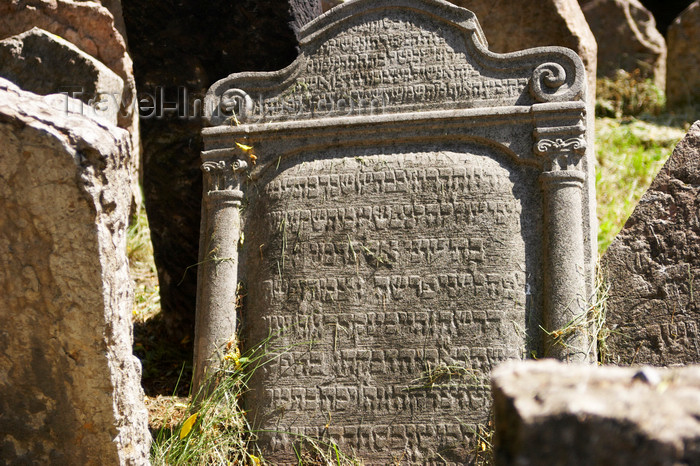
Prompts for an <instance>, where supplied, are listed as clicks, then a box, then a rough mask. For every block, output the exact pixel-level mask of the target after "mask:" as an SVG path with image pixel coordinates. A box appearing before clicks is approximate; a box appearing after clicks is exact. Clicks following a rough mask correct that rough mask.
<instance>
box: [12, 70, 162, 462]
mask: <svg viewBox="0 0 700 466" xmlns="http://www.w3.org/2000/svg"><path fill="white" fill-rule="evenodd" d="M60 97H61V98H63V96H60ZM47 101H49V102H48V103H47ZM51 101H52V97H40V96H37V95H35V94H32V93H29V92H24V91H22V90H20V89H19V88H17V87H16V86H14V85H13V84H12V83H10V82H9V81H6V80H4V79H0V251H2V254H0V321H1V322H2V328H1V329H0V392H1V393H2V396H0V458H2V459H3V460H4V461H6V462H7V463H8V464H86V465H103V464H125V465H126V464H131V465H142V464H147V463H148V450H149V445H150V434H149V432H148V413H147V412H146V409H145V407H144V404H143V390H142V389H141V386H140V364H139V362H138V360H137V359H136V358H135V357H134V356H133V355H132V343H133V342H132V333H131V332H132V330H131V307H132V297H133V295H132V285H131V281H130V279H129V275H128V264H127V258H126V227H127V222H128V214H129V207H130V200H131V197H130V189H129V179H130V173H129V154H130V150H129V145H130V141H129V135H128V134H127V133H126V131H124V130H121V129H119V128H116V127H114V126H112V125H108V124H106V123H103V122H101V121H99V120H90V119H88V118H86V117H84V116H82V115H80V114H76V113H65V112H62V111H58V110H56V109H55V107H53V106H52V105H53V102H51ZM78 103H79V102H77V101H76V104H78Z"/></svg>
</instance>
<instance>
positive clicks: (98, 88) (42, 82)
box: [0, 28, 124, 125]
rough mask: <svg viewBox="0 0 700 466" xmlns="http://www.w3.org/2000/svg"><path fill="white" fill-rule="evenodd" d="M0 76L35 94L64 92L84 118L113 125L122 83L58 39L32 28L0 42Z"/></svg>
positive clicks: (102, 67)
mask: <svg viewBox="0 0 700 466" xmlns="http://www.w3.org/2000/svg"><path fill="white" fill-rule="evenodd" d="M0 76H1V77H3V78H5V79H8V80H10V81H12V82H13V83H15V84H16V85H18V86H19V87H20V88H22V89H23V90H26V91H30V92H33V93H35V94H41V95H47V94H57V93H59V92H66V93H67V94H66V95H70V96H72V97H75V98H76V99H79V100H81V101H82V102H84V103H85V104H86V105H85V107H84V111H85V113H86V114H89V115H95V116H99V117H102V118H104V119H106V120H107V121H108V122H110V123H112V124H114V125H116V124H117V115H118V114H119V107H120V103H121V101H122V93H123V91H124V81H123V80H122V79H121V78H120V77H119V76H117V75H116V74H115V73H114V72H113V71H112V70H110V69H109V68H107V67H106V66H105V65H104V64H102V63H101V62H99V61H97V60H96V59H95V58H93V57H92V56H90V55H88V54H86V53H85V52H82V51H81V50H80V49H79V48H77V47H76V46H74V45H73V44H71V43H70V42H67V41H65V40H63V39H61V38H60V37H58V36H56V35H54V34H51V33H49V32H46V31H44V30H43V29H39V28H33V29H31V30H29V31H27V32H25V33H23V34H20V35H17V36H12V37H8V38H7V39H5V40H2V41H0Z"/></svg>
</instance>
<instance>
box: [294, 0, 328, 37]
mask: <svg viewBox="0 0 700 466" xmlns="http://www.w3.org/2000/svg"><path fill="white" fill-rule="evenodd" d="M322 3H323V1H322V0H289V13H290V14H291V15H292V17H293V18H294V20H293V21H292V29H294V32H295V33H298V32H299V30H300V29H301V28H302V27H304V25H305V24H306V23H308V22H309V21H311V20H313V19H314V18H317V17H318V16H321V14H322V13H323V11H324V10H323V5H322Z"/></svg>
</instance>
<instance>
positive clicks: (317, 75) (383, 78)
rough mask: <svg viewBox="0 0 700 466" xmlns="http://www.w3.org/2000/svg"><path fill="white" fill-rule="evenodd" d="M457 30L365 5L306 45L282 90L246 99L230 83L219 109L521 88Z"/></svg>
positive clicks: (455, 100) (337, 107) (269, 110)
mask: <svg viewBox="0 0 700 466" xmlns="http://www.w3.org/2000/svg"><path fill="white" fill-rule="evenodd" d="M462 34H463V33H462V32H461V31H459V30H445V28H444V25H443V24H442V23H441V22H439V21H436V20H427V19H426V20H424V21H422V22H421V23H420V24H417V23H416V21H415V17H414V16H412V14H411V13H410V12H396V13H395V17H392V18H389V17H386V16H385V15H384V14H383V13H371V14H368V15H366V16H364V17H362V18H357V19H354V20H351V21H349V22H348V24H347V25H344V26H343V29H342V30H341V31H339V32H338V33H337V35H336V36H334V37H333V38H331V39H329V40H327V41H325V42H323V43H321V44H320V45H318V46H316V47H313V48H310V49H309V50H307V51H306V52H305V54H304V58H305V64H304V65H303V66H302V68H301V69H300V70H299V73H298V75H297V76H295V77H294V79H292V80H290V83H289V84H288V87H287V88H286V90H285V91H283V92H277V91H275V92H274V93H273V94H271V95H269V96H268V95H264V94H261V95H253V96H251V98H249V99H246V97H245V96H242V95H241V93H240V91H239V90H237V89H231V90H229V91H227V93H224V95H223V96H222V101H221V110H223V111H224V113H229V114H230V112H231V110H235V111H236V113H237V115H238V116H239V117H240V116H242V117H243V119H244V120H246V121H249V122H260V121H275V120H285V119H305V118H324V117H330V116H344V115H373V114H380V113H385V112H387V111H389V110H391V111H400V110H401V109H409V110H410V109H414V108H417V107H419V106H420V107H426V106H430V105H431V104H440V106H441V108H449V107H456V106H465V105H466V106H471V105H486V104H487V103H488V102H493V101H500V100H504V99H505V100H512V101H515V100H516V99H517V98H518V97H520V96H521V95H522V94H523V93H525V94H526V95H527V87H528V85H529V77H528V78H525V77H522V76H517V75H513V77H511V78H508V77H506V78H502V77H500V78H492V77H490V76H488V73H485V72H484V70H483V69H480V68H479V66H478V65H477V64H474V63H470V62H469V61H468V60H467V55H468V54H469V53H470V52H469V51H468V50H467V48H466V44H465V41H464V37H463V35H462ZM246 101H247V102H246ZM246 106H247V107H246Z"/></svg>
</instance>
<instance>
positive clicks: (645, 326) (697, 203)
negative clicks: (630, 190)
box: [602, 122, 700, 365]
mask: <svg viewBox="0 0 700 466" xmlns="http://www.w3.org/2000/svg"><path fill="white" fill-rule="evenodd" d="M699 209H700V122H696V123H695V124H694V125H693V126H692V127H691V128H690V131H689V132H688V134H687V135H686V136H685V138H684V139H683V140H682V141H681V142H680V143H678V145H677V146H676V148H675V150H674V151H673V155H671V157H670V158H669V159H668V161H667V162H666V164H665V165H664V167H663V168H662V169H661V171H660V172H659V174H658V175H657V176H656V178H655V179H654V181H653V182H652V184H651V186H650V187H649V190H648V191H647V192H646V193H645V194H644V196H642V199H641V200H640V201H639V204H638V205H637V207H635V209H634V212H632V215H631V216H630V218H629V219H628V220H627V223H625V226H624V228H623V229H622V231H620V233H619V234H618V235H617V237H616V238H615V240H614V241H613V243H612V244H611V245H610V247H609V248H608V250H607V251H606V253H605V255H604V256H603V258H602V266H603V271H604V273H605V276H606V278H607V280H608V282H609V284H610V297H609V300H608V316H607V321H608V325H609V326H610V328H611V329H612V330H613V332H612V334H611V335H610V338H609V339H608V341H609V346H610V352H611V353H612V356H613V362H616V363H621V364H633V363H637V364H654V365H669V364H689V363H694V362H700V341H699V338H700V335H698V321H699V320H700V305H699V296H698V290H700V286H698V283H700V282H699V281H698V279H697V277H700V221H699V220H698V211H699Z"/></svg>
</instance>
